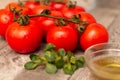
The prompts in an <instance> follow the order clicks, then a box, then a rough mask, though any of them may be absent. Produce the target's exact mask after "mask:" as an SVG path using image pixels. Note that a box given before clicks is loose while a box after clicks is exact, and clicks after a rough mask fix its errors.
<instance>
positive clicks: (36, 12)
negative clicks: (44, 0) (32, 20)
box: [33, 5, 50, 14]
mask: <svg viewBox="0 0 120 80" xmlns="http://www.w3.org/2000/svg"><path fill="white" fill-rule="evenodd" d="M44 9H50V8H49V6H45V5H39V6H36V7H35V8H34V10H33V14H40V13H41V12H42V11H43V10H44Z"/></svg>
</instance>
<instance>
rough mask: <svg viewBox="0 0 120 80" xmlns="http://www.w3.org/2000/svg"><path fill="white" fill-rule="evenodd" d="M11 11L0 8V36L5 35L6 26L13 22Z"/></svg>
mask: <svg viewBox="0 0 120 80" xmlns="http://www.w3.org/2000/svg"><path fill="white" fill-rule="evenodd" d="M13 17H14V16H13V13H12V12H10V11H7V10H5V9H0V36H2V37H5V33H6V30H7V28H8V26H9V25H10V24H11V23H13Z"/></svg>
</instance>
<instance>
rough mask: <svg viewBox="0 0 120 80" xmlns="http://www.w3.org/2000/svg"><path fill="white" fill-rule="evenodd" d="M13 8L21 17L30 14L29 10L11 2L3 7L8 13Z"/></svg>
mask: <svg viewBox="0 0 120 80" xmlns="http://www.w3.org/2000/svg"><path fill="white" fill-rule="evenodd" d="M14 8H15V9H16V10H17V11H21V13H22V14H23V15H26V14H31V13H30V9H29V8H26V7H24V5H20V4H19V3H18V2H11V3H9V4H7V5H6V6H5V9H6V10H8V11H10V10H11V9H14Z"/></svg>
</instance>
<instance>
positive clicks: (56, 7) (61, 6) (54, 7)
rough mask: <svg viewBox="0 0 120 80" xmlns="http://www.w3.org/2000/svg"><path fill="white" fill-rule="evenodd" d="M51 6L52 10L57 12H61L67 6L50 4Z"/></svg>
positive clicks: (60, 3)
mask: <svg viewBox="0 0 120 80" xmlns="http://www.w3.org/2000/svg"><path fill="white" fill-rule="evenodd" d="M49 5H50V9H51V10H57V11H61V10H62V9H63V8H64V7H65V6H66V4H65V3H62V2H50V4H49Z"/></svg>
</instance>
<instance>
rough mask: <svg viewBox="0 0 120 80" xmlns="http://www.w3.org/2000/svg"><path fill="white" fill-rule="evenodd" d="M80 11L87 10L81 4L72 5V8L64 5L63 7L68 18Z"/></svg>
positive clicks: (63, 11)
mask: <svg viewBox="0 0 120 80" xmlns="http://www.w3.org/2000/svg"><path fill="white" fill-rule="evenodd" d="M80 12H85V9H84V8H83V7H80V6H75V7H71V8H68V7H64V8H63V9H62V13H63V15H64V17H66V18H72V17H73V15H77V14H78V13H80Z"/></svg>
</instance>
